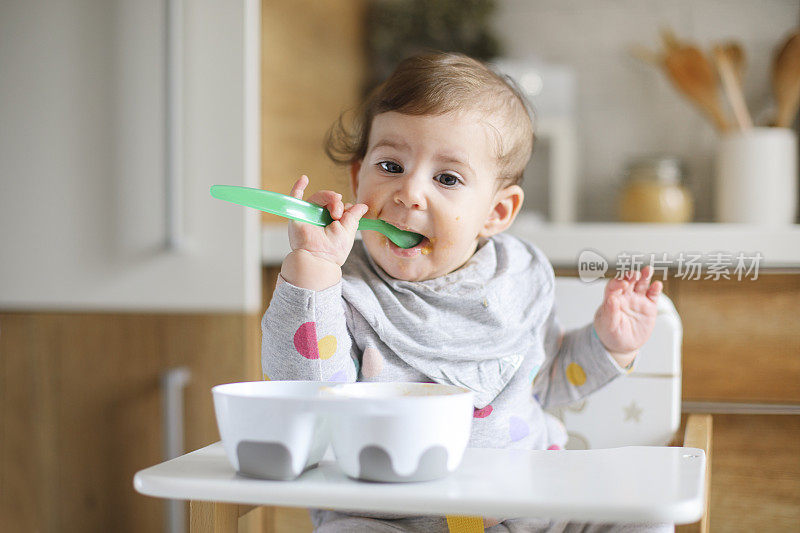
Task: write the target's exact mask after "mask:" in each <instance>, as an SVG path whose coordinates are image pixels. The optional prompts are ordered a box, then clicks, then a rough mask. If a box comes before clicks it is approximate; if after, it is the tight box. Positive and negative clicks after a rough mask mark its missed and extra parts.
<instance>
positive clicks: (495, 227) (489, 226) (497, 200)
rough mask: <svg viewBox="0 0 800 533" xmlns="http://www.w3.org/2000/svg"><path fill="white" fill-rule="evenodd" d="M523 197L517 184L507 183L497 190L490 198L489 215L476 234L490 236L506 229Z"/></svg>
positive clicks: (519, 206)
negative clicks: (507, 184)
mask: <svg viewBox="0 0 800 533" xmlns="http://www.w3.org/2000/svg"><path fill="white" fill-rule="evenodd" d="M524 198H525V193H524V192H523V191H522V188H521V187H520V186H519V185H509V186H508V187H503V188H501V189H500V190H498V191H497V192H496V193H495V195H494V198H493V199H492V207H491V210H490V211H489V216H487V217H486V222H485V223H484V224H483V229H482V230H481V232H480V233H479V234H478V235H479V236H480V237H491V236H492V235H496V234H498V233H500V232H501V231H505V230H506V229H508V227H509V226H511V223H512V222H514V219H515V218H516V217H517V213H519V210H520V208H521V207H522V201H523V200H524Z"/></svg>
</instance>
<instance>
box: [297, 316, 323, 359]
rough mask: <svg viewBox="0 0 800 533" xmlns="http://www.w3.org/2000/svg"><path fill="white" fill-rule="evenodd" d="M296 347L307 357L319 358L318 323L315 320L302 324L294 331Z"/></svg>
mask: <svg viewBox="0 0 800 533" xmlns="http://www.w3.org/2000/svg"><path fill="white" fill-rule="evenodd" d="M294 347H295V349H296V350H297V352H298V353H299V354H300V355H302V356H303V357H305V358H306V359H319V347H318V345H317V325H316V324H315V323H314V322H305V323H304V324H301V325H300V327H299V328H297V331H295V332H294Z"/></svg>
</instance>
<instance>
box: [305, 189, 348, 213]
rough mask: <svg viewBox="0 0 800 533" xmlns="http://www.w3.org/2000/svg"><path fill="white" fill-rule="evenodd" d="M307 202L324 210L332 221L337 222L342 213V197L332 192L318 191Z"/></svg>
mask: <svg viewBox="0 0 800 533" xmlns="http://www.w3.org/2000/svg"><path fill="white" fill-rule="evenodd" d="M308 201H309V202H311V203H314V204H317V205H321V206H322V207H324V208H326V209H327V210H328V212H329V213H330V214H331V217H332V218H333V219H334V220H339V219H340V218H341V216H342V213H343V212H344V204H343V203H342V195H341V194H339V193H338V192H334V191H318V192H315V193H314V194H312V195H311V198H309V199H308Z"/></svg>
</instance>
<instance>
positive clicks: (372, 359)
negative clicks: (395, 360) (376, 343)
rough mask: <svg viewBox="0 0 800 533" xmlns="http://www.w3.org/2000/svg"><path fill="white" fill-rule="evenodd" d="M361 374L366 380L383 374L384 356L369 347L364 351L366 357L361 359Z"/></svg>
mask: <svg viewBox="0 0 800 533" xmlns="http://www.w3.org/2000/svg"><path fill="white" fill-rule="evenodd" d="M361 361H362V362H361V374H362V375H363V376H364V377H365V378H373V377H375V376H377V375H378V374H380V373H381V370H383V356H382V355H381V352H379V351H378V350H376V349H375V348H373V347H372V346H369V347H368V348H367V349H366V350H364V355H363V357H362V358H361Z"/></svg>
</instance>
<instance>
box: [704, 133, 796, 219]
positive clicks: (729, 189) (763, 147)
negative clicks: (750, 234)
mask: <svg viewBox="0 0 800 533" xmlns="http://www.w3.org/2000/svg"><path fill="white" fill-rule="evenodd" d="M797 148H798V147H797V135H796V134H795V132H794V131H792V130H790V129H788V128H751V129H748V130H746V131H742V132H736V133H731V134H728V135H725V136H724V137H722V139H720V141H719V145H718V149H717V157H716V184H715V185H716V187H715V188H716V194H715V208H716V218H717V221H718V222H734V223H748V224H759V225H772V226H777V225H786V224H793V223H794V221H795V216H796V214H797V179H798V178H797Z"/></svg>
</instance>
